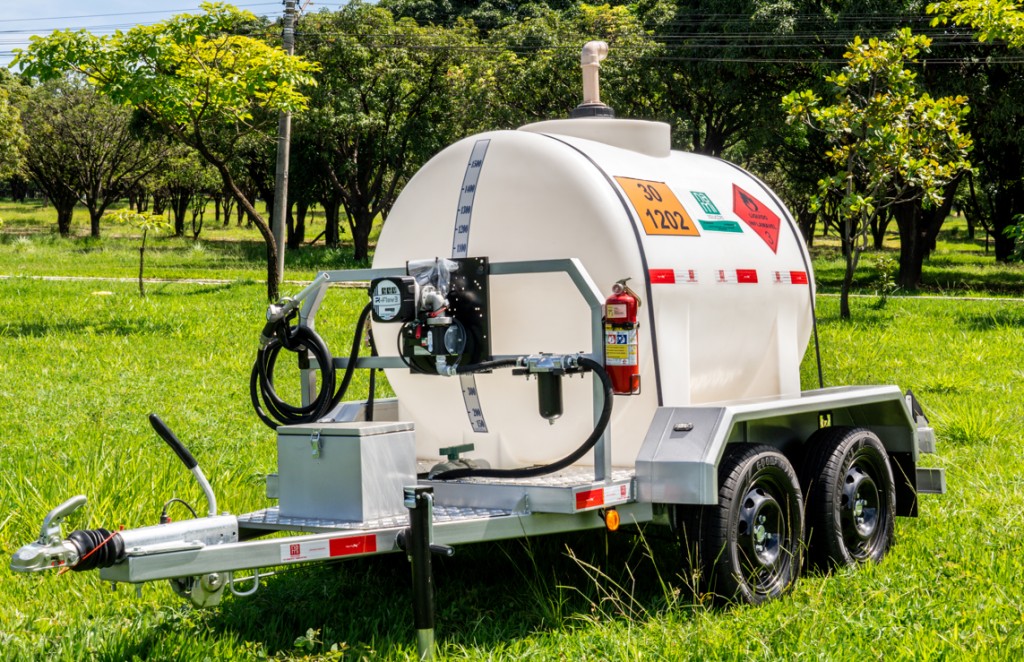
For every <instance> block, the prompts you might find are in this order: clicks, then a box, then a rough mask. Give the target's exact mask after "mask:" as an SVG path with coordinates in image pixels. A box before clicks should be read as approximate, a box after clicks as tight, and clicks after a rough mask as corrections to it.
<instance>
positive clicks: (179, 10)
mask: <svg viewBox="0 0 1024 662" xmlns="http://www.w3.org/2000/svg"><path fill="white" fill-rule="evenodd" d="M280 4H281V3H280V2H257V3H250V4H236V5H234V6H235V7H238V8H239V9H248V8H250V7H268V6H278V5H280ZM192 11H202V7H200V6H199V3H196V6H195V8H194V9H183V8H175V9H147V10H145V11H133V12H127V14H128V15H130V16H136V15H142V14H174V13H178V14H187V13H189V12H192ZM125 14H126V13H125V12H118V13H116V14H79V15H77V16H40V17H37V18H0V25H3V24H5V23H24V22H27V21H69V20H72V19H80V18H107V17H109V16H125Z"/></svg>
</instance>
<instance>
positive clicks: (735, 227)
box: [698, 221, 743, 233]
mask: <svg viewBox="0 0 1024 662" xmlns="http://www.w3.org/2000/svg"><path fill="white" fill-rule="evenodd" d="M698 223H700V226H701V227H702V228H704V229H705V230H707V231H708V232H740V233H742V232H743V228H741V227H740V224H739V223H737V222H736V221H698Z"/></svg>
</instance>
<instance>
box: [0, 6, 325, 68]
mask: <svg viewBox="0 0 1024 662" xmlns="http://www.w3.org/2000/svg"><path fill="white" fill-rule="evenodd" d="M201 2H202V0H146V1H144V2H143V1H140V0H0V66H6V65H7V64H9V63H10V61H11V58H13V57H14V54H13V52H12V51H13V50H14V49H15V48H24V47H26V46H27V45H28V40H29V38H30V37H31V36H32V35H48V34H50V33H51V32H53V31H54V30H64V29H70V30H79V29H81V28H85V29H86V30H88V31H89V32H92V33H93V34H109V33H111V32H114V31H115V30H127V29H129V28H131V27H132V26H135V25H139V24H140V23H144V24H149V23H157V22H159V21H161V20H163V19H165V18H167V17H169V16H173V15H175V14H181V13H186V12H197V11H199V5H200V4H201ZM231 4H234V5H235V6H236V7H239V8H242V9H248V10H249V11H251V12H252V13H254V14H257V15H259V16H269V17H274V18H276V17H278V16H280V15H281V13H282V12H283V10H284V3H283V2H281V0H276V1H275V0H237V1H236V2H233V3H231ZM297 4H298V5H299V6H302V5H303V4H304V2H303V1H302V0H299V2H298V3H297ZM310 4H314V3H310ZM315 4H318V5H320V6H325V5H326V4H327V3H326V2H320V3H315ZM330 4H331V5H336V4H337V2H331V3H330ZM311 8H312V7H311Z"/></svg>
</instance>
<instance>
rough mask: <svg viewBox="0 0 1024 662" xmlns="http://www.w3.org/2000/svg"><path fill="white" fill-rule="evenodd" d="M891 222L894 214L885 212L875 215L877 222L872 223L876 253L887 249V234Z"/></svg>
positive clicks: (872, 235) (873, 244)
mask: <svg viewBox="0 0 1024 662" xmlns="http://www.w3.org/2000/svg"><path fill="white" fill-rule="evenodd" d="M891 221H892V214H888V213H884V212H883V213H881V214H876V215H875V220H874V221H873V222H872V223H871V243H872V246H873V247H874V249H875V250H876V251H880V250H882V249H883V248H885V233H886V232H887V231H888V229H889V223H890V222H891Z"/></svg>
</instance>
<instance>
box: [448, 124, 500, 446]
mask: <svg viewBox="0 0 1024 662" xmlns="http://www.w3.org/2000/svg"><path fill="white" fill-rule="evenodd" d="M490 144H491V141H490V140H487V139H484V140H478V141H476V144H475V145H473V151H472V152H470V154H469V162H468V163H467V164H466V174H465V175H463V177H462V191H461V192H460V193H459V206H458V209H457V210H456V212H455V232H454V233H453V235H452V257H453V258H460V257H466V256H467V255H469V226H470V223H471V222H472V220H473V203H474V200H475V199H476V187H477V184H478V182H479V181H480V171H481V170H483V167H484V157H485V156H487V147H488V145H490ZM459 386H461V388H462V402H463V404H465V406H466V416H468V417H469V424H470V426H471V427H472V428H473V432H481V433H483V432H487V421H486V420H485V419H484V410H483V406H482V405H481V404H480V393H479V391H478V390H477V386H476V377H475V376H474V375H459Z"/></svg>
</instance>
